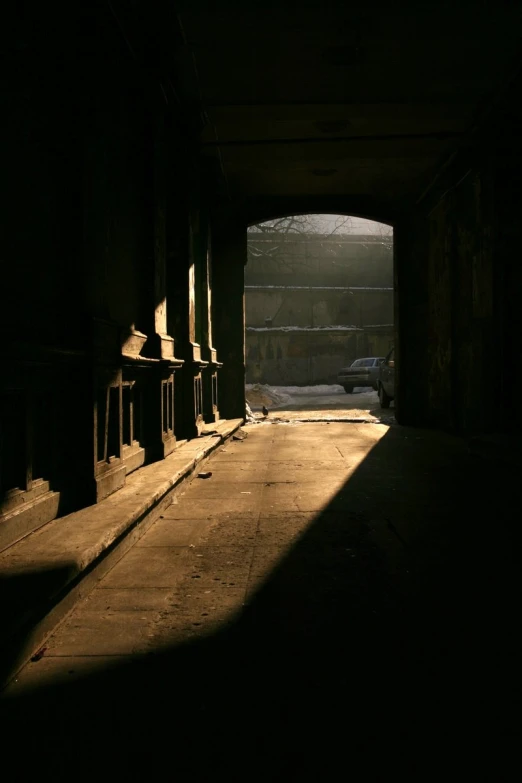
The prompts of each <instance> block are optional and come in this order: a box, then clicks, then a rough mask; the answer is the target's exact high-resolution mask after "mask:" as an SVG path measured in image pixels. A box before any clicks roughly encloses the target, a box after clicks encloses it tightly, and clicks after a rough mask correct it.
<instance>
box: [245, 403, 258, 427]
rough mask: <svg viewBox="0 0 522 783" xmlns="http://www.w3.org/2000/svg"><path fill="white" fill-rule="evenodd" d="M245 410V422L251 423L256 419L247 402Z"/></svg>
mask: <svg viewBox="0 0 522 783" xmlns="http://www.w3.org/2000/svg"><path fill="white" fill-rule="evenodd" d="M245 412H246V416H245V420H246V422H247V424H251V423H252V422H253V421H255V420H256V417H255V416H254V414H253V413H252V408H251V407H250V405H249V404H248V402H247V403H246V411H245Z"/></svg>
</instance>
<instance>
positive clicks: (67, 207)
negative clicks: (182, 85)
mask: <svg viewBox="0 0 522 783" xmlns="http://www.w3.org/2000/svg"><path fill="white" fill-rule="evenodd" d="M59 22H60V23H59V24H58V21H57V20H54V19H53V17H52V13H47V12H46V13H45V14H44V13H43V12H42V14H41V15H39V14H37V13H36V12H34V13H32V14H31V16H30V18H28V19H21V20H20V22H19V24H18V26H17V27H16V29H15V30H13V40H12V42H11V43H12V45H11V49H10V54H11V60H10V67H9V83H8V85H7V89H6V95H7V100H8V107H7V109H8V111H7V112H6V128H5V131H6V142H5V143H4V145H3V155H4V162H3V167H2V168H3V181H4V188H5V190H4V192H5V196H6V197H5V199H4V200H3V202H4V204H5V211H4V214H3V216H2V222H3V224H4V230H3V232H2V239H1V246H0V252H1V254H2V270H3V285H2V291H3V295H2V308H1V310H2V316H1V317H2V321H3V323H4V325H5V328H6V329H7V331H8V333H9V334H10V335H11V338H12V339H14V340H22V341H28V342H37V343H41V344H48V345H53V346H55V347H58V346H60V345H61V346H65V347H83V345H82V343H83V341H84V339H85V334H86V330H85V322H86V320H87V319H89V318H90V317H92V316H98V317H103V318H108V319H112V320H114V321H115V322H117V323H118V324H121V325H129V324H131V323H135V324H136V326H137V327H138V328H140V326H141V328H143V325H144V321H145V314H144V312H143V305H144V301H145V300H146V297H144V296H143V292H144V290H147V286H148V270H149V269H150V266H149V265H150V261H151V257H152V248H151V242H150V231H151V225H150V218H149V215H150V210H149V205H148V203H147V199H148V198H149V194H150V182H149V179H150V174H151V164H150V160H149V156H150V154H151V150H150V143H149V135H150V129H149V123H150V119H149V118H150V114H151V112H150V106H149V105H148V104H147V101H146V98H145V95H146V90H145V86H144V84H143V79H142V77H141V74H140V73H139V70H138V69H137V67H136V65H135V63H134V62H133V61H132V57H131V55H130V53H129V51H128V49H127V48H126V46H125V43H124V41H123V40H122V38H121V36H120V35H119V33H118V30H117V29H116V27H115V24H114V20H113V19H112V17H111V15H110V11H109V7H108V4H93V6H92V9H91V10H90V11H89V12H88V11H86V10H85V9H84V10H83V11H82V13H80V11H79V10H76V11H73V10H71V11H70V12H68V13H66V14H65V15H63V14H62V16H61V17H60V20H59ZM80 32H81V35H80Z"/></svg>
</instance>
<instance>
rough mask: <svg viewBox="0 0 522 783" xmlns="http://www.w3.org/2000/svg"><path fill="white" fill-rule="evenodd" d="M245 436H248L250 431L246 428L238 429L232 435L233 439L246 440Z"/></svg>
mask: <svg viewBox="0 0 522 783" xmlns="http://www.w3.org/2000/svg"><path fill="white" fill-rule="evenodd" d="M245 438H248V433H247V432H245V431H244V430H238V431H237V432H234V434H233V435H232V440H245Z"/></svg>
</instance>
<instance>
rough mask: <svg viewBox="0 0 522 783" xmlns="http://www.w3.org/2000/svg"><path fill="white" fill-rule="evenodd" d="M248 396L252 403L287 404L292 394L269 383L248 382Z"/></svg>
mask: <svg viewBox="0 0 522 783" xmlns="http://www.w3.org/2000/svg"><path fill="white" fill-rule="evenodd" d="M245 389H246V398H247V401H248V402H249V403H250V405H272V406H273V405H285V404H286V403H287V402H289V400H290V396H289V395H288V394H286V393H285V392H283V391H279V390H277V389H274V388H273V387H272V386H269V385H268V384H267V383H253V384H250V383H247V385H246V387H245Z"/></svg>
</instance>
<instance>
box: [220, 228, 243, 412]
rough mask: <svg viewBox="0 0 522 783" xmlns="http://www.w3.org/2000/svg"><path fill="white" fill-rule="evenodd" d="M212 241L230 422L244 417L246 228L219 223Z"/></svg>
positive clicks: (224, 403)
mask: <svg viewBox="0 0 522 783" xmlns="http://www.w3.org/2000/svg"><path fill="white" fill-rule="evenodd" d="M213 239H214V242H213V275H212V297H213V299H212V301H213V308H212V309H213V316H214V318H213V323H214V327H215V328H214V334H213V338H214V341H215V346H216V348H217V350H218V352H219V358H220V360H221V362H222V363H223V366H222V368H221V369H220V373H219V411H220V414H221V416H222V417H224V418H227V419H235V418H244V417H245V264H246V261H247V233H246V226H244V225H242V224H239V225H238V224H233V225H231V224H227V223H225V224H224V225H223V221H217V220H216V221H215V224H214V234H213Z"/></svg>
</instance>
